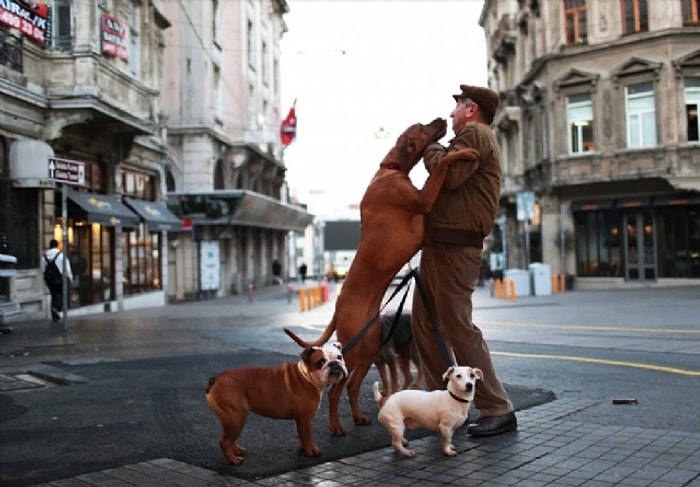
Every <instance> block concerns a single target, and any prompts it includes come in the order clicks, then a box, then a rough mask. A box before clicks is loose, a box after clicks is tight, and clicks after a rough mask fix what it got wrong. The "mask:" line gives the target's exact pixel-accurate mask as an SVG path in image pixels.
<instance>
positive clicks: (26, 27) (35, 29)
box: [0, 0, 51, 44]
mask: <svg viewBox="0 0 700 487" xmlns="http://www.w3.org/2000/svg"><path fill="white" fill-rule="evenodd" d="M50 18H51V9H50V8H49V6H48V5H46V4H45V3H36V2H28V1H22V0H0V23H2V24H5V25H9V26H10V27H12V28H13V29H17V30H19V31H20V32H22V34H24V35H26V36H27V37H29V38H30V39H33V40H35V41H37V42H40V43H42V44H46V43H48V41H49V38H50V37H51V32H50V26H51V22H50Z"/></svg>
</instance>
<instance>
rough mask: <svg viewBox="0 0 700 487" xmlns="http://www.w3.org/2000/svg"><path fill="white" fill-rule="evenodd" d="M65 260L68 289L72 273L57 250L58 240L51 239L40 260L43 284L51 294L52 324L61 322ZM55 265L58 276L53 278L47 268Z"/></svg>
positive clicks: (68, 262) (68, 263) (66, 261)
mask: <svg viewBox="0 0 700 487" xmlns="http://www.w3.org/2000/svg"><path fill="white" fill-rule="evenodd" d="M64 260H65V266H66V267H65V269H66V280H67V282H66V285H67V287H66V289H70V286H71V283H72V282H73V272H72V271H71V266H70V261H69V260H68V259H64V255H63V252H61V251H60V250H59V248H58V240H56V239H52V240H51V242H49V249H48V250H47V251H46V252H45V253H44V256H43V258H42V259H41V271H42V273H43V274H44V282H45V283H46V286H47V287H48V288H49V292H50V293H51V319H52V320H53V322H54V323H56V322H58V321H60V320H61V317H62V315H61V313H63V311H64V310H63V282H64V279H63V265H64ZM53 265H55V266H56V268H57V269H58V273H59V276H58V278H57V277H54V273H53V272H52V270H49V271H47V267H50V266H53Z"/></svg>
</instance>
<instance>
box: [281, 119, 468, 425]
mask: <svg viewBox="0 0 700 487" xmlns="http://www.w3.org/2000/svg"><path fill="white" fill-rule="evenodd" d="M446 129H447V122H445V120H444V119H442V118H436V119H435V120H433V121H432V122H430V123H429V124H427V125H424V124H420V123H417V124H414V125H411V126H410V127H408V128H407V129H406V130H405V131H404V132H403V133H402V134H401V135H400V136H399V137H398V139H397V140H396V143H395V144H394V146H393V147H392V148H391V149H390V150H389V152H388V154H387V155H386V156H385V157H384V160H383V161H382V162H381V164H380V165H379V170H378V171H377V172H376V173H375V174H374V177H373V178H372V180H371V181H370V183H369V185H368V187H367V190H366V191H365V194H364V196H363V197H362V201H361V203H360V220H361V223H360V224H361V226H362V232H361V237H360V243H359V245H358V247H357V253H356V254H355V258H354V259H353V261H352V264H351V265H350V269H349V271H348V274H347V276H346V278H345V281H344V283H343V287H342V289H341V291H340V294H339V295H338V298H337V300H336V304H335V312H334V314H333V317H332V318H331V321H330V323H329V324H328V326H327V327H326V329H325V330H324V332H323V334H322V335H321V336H320V337H319V338H317V339H316V340H314V341H311V342H307V341H304V340H302V339H301V338H299V337H298V336H297V335H295V334H294V333H293V332H292V331H291V330H289V329H287V328H285V332H286V333H287V334H288V335H289V336H290V337H292V339H293V340H294V341H296V342H297V343H298V344H299V345H301V346H302V347H308V346H318V345H320V344H322V343H325V342H327V341H328V340H329V339H330V338H331V336H332V335H333V333H334V332H335V333H336V336H337V339H338V340H339V341H340V342H341V343H342V344H343V345H344V346H347V344H348V343H349V342H350V341H351V340H352V339H353V337H354V336H355V335H357V333H358V332H359V331H360V330H361V329H362V328H363V327H364V326H365V324H366V323H367V322H368V321H370V319H371V318H372V317H373V316H376V315H377V314H378V313H379V307H380V306H381V300H382V299H383V297H384V294H385V293H386V290H387V288H388V287H389V284H390V283H391V281H392V279H393V278H394V276H395V275H396V273H397V272H398V271H399V269H400V268H401V266H402V265H404V264H405V263H406V262H408V261H409V260H410V259H411V257H413V255H414V254H415V253H416V252H417V251H418V250H419V249H420V247H421V246H422V244H423V237H424V228H423V219H424V215H425V214H426V213H428V212H429V211H430V209H431V208H432V206H433V203H434V202H435V198H437V195H438V192H439V190H440V187H441V186H442V183H443V182H444V180H445V177H446V176H447V171H448V169H449V166H450V164H451V163H452V162H454V161H457V160H460V159H467V160H470V159H474V158H475V157H476V156H477V155H478V152H477V151H475V150H474V149H471V148H466V149H462V150H460V151H455V152H451V153H450V154H448V155H447V156H445V157H444V158H443V159H442V161H441V164H440V166H438V168H437V169H436V170H434V171H433V172H432V173H431V174H430V175H429V176H428V178H427V179H426V180H425V183H424V185H423V188H422V189H418V188H416V187H415V186H414V185H413V183H412V182H411V180H410V178H409V177H408V173H409V172H410V171H411V169H413V167H414V166H415V165H416V164H417V163H418V162H419V161H420V160H421V158H422V157H423V152H424V151H425V149H426V148H427V147H428V145H430V144H431V143H433V142H437V141H438V140H439V139H440V138H442V137H443V136H444V135H445V133H446ZM376 321H378V318H376V319H375V323H374V326H371V327H370V328H369V329H368V331H367V333H366V334H365V335H364V336H363V337H362V338H361V339H360V340H359V341H358V342H357V343H356V344H355V345H354V346H353V347H351V348H350V349H348V350H345V351H344V355H345V363H346V365H347V367H348V372H349V373H350V379H349V380H343V381H341V382H338V383H337V384H334V385H333V386H332V387H331V391H330V394H329V401H328V403H329V429H330V432H331V434H332V435H334V436H343V435H344V434H345V430H344V429H343V425H342V423H341V421H340V417H339V415H338V405H339V403H340V397H341V395H342V392H343V387H344V385H345V383H346V382H347V389H348V397H349V399H350V409H351V411H352V417H353V420H354V421H355V424H357V425H366V424H369V423H370V419H369V417H367V416H366V415H363V414H361V413H360V408H359V403H358V394H359V391H360V386H361V385H362V380H363V379H364V378H365V376H366V375H367V372H368V371H369V369H370V367H371V366H372V364H373V363H374V360H375V359H376V358H377V355H378V354H379V345H380V341H381V329H380V326H379V324H378V323H377V322H376Z"/></svg>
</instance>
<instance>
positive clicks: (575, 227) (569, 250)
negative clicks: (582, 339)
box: [479, 0, 700, 288]
mask: <svg viewBox="0 0 700 487" xmlns="http://www.w3.org/2000/svg"><path fill="white" fill-rule="evenodd" d="M479 24H480V25H481V26H482V27H483V29H484V33H485V36H486V44H487V49H488V59H489V65H488V78H489V84H490V86H491V87H492V88H493V89H495V90H496V91H498V93H499V95H500V98H501V105H500V109H499V113H498V114H497V117H496V120H495V121H494V129H495V130H496V133H497V136H498V140H499V142H500V145H501V153H502V158H503V161H502V164H503V170H504V180H503V188H502V195H501V207H500V212H501V215H500V217H499V226H498V227H497V228H496V229H495V231H494V237H495V238H494V242H493V243H492V248H491V251H492V252H496V253H498V252H501V251H502V250H503V249H505V254H506V255H505V258H506V264H505V265H504V267H506V268H516V267H519V268H523V266H524V265H525V264H526V263H527V262H536V261H539V262H545V263H547V264H549V265H550V266H551V269H552V272H553V273H554V274H560V273H566V274H569V275H572V276H575V285H576V287H580V288H585V287H595V286H597V287H599V286H616V285H629V284H630V283H644V284H656V285H660V284H680V283H697V279H698V278H700V193H699V192H698V190H700V138H699V134H698V109H699V108H700V1H699V0H655V1H653V2H647V1H644V0H551V1H541V0H486V1H485V3H484V7H483V10H482V13H481V17H480V19H479ZM527 193H533V194H534V197H535V198H534V200H535V204H534V205H533V207H532V209H533V211H532V214H531V215H530V216H532V218H531V219H530V220H529V221H528V222H527V223H528V225H525V221H524V214H525V212H523V211H522V210H523V208H521V215H518V199H519V197H520V196H519V195H527ZM523 201H526V199H522V200H521V202H523ZM518 216H520V217H521V218H520V219H519V218H518ZM526 228H527V229H528V232H529V234H528V235H527V236H526V235H525V229H526ZM502 235H504V237H501V236H502ZM528 250H529V253H527V251H528Z"/></svg>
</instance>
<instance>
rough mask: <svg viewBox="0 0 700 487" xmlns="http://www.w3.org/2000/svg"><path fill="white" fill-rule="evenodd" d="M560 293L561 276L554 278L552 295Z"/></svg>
mask: <svg viewBox="0 0 700 487" xmlns="http://www.w3.org/2000/svg"><path fill="white" fill-rule="evenodd" d="M558 292H559V276H552V294H557V293H558Z"/></svg>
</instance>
